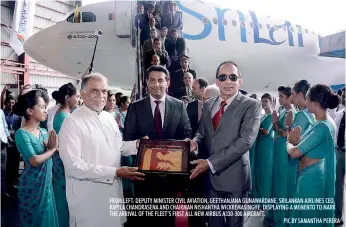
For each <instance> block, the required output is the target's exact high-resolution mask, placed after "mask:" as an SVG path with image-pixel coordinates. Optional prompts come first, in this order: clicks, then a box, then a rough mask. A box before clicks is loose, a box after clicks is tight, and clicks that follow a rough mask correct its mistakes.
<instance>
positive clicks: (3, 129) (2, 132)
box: [0, 109, 10, 143]
mask: <svg viewBox="0 0 346 227" xmlns="http://www.w3.org/2000/svg"><path fill="white" fill-rule="evenodd" d="M9 136H10V132H9V131H8V126H7V123H6V119H5V114H4V111H3V110H2V109H0V139H1V141H2V142H3V143H8V137H9Z"/></svg>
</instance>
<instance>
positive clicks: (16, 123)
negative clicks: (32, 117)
mask: <svg viewBox="0 0 346 227" xmlns="http://www.w3.org/2000/svg"><path fill="white" fill-rule="evenodd" d="M4 114H5V119H6V123H7V129H8V130H9V132H10V134H12V133H13V132H15V131H17V130H18V129H19V128H20V124H21V121H22V119H21V118H20V117H19V116H17V115H16V114H14V113H9V112H7V111H6V110H4ZM11 131H12V133H11Z"/></svg>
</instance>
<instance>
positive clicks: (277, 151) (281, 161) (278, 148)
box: [265, 86, 295, 227]
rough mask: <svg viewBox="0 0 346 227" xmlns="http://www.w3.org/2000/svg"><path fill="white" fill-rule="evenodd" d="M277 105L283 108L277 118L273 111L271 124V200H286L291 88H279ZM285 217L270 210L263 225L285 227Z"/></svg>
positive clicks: (278, 211) (293, 113) (283, 214)
mask: <svg viewBox="0 0 346 227" xmlns="http://www.w3.org/2000/svg"><path fill="white" fill-rule="evenodd" d="M278 92H279V103H280V105H281V106H282V107H283V109H282V110H281V112H280V113H279V116H278V115H277V113H276V111H273V114H272V122H273V127H274V130H275V138H274V155H273V172H272V175H273V178H272V195H271V197H272V198H277V199H279V198H287V197H288V194H287V177H288V172H289V164H288V155H287V149H286V141H287V138H286V136H287V134H286V129H285V119H286V117H287V114H288V112H289V111H292V115H293V118H294V115H295V110H294V108H293V105H292V103H291V88H290V87H285V86H280V87H279V88H278ZM286 217H287V211H285V210H275V211H272V210H270V211H269V212H268V213H267V215H266V217H265V223H266V224H269V225H274V226H276V227H278V226H285V223H284V218H286Z"/></svg>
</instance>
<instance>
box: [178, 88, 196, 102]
mask: <svg viewBox="0 0 346 227" xmlns="http://www.w3.org/2000/svg"><path fill="white" fill-rule="evenodd" d="M183 96H187V97H189V99H190V100H193V99H194V97H193V95H192V88H191V94H190V95H189V94H188V93H187V89H186V86H184V87H181V88H179V89H177V90H175V91H174V93H173V97H174V98H176V99H180V98H181V97H183Z"/></svg>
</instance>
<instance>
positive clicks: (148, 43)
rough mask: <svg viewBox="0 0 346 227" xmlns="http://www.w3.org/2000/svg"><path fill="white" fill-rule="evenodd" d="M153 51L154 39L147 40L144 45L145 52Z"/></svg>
mask: <svg viewBox="0 0 346 227" xmlns="http://www.w3.org/2000/svg"><path fill="white" fill-rule="evenodd" d="M151 49H153V40H152V39H147V40H145V41H144V43H143V51H144V52H145V51H147V50H151Z"/></svg>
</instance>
